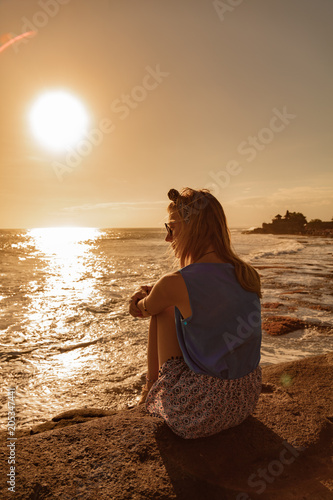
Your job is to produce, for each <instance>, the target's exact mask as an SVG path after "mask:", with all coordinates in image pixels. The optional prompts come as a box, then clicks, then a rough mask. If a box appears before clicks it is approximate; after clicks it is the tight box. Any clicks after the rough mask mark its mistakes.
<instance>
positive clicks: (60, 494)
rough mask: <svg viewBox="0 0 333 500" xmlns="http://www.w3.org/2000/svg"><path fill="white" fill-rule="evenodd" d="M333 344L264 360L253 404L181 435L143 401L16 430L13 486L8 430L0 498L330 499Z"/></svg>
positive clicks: (332, 491) (69, 414)
mask: <svg viewBox="0 0 333 500" xmlns="http://www.w3.org/2000/svg"><path fill="white" fill-rule="evenodd" d="M332 372H333V353H328V354H325V355H321V356H311V357H309V358H305V359H302V360H299V361H294V362H291V363H281V364H278V365H270V366H265V367H263V382H264V384H263V390H262V394H261V396H260V399H259V403H258V406H257V408H256V411H255V413H254V414H253V415H252V416H251V417H249V418H248V419H246V420H245V421H244V422H243V423H242V424H241V425H239V426H237V427H235V428H232V429H229V430H227V431H223V432H221V433H220V434H218V435H215V436H212V437H210V438H205V439H197V440H183V439H181V438H179V437H177V436H175V435H174V434H173V433H172V432H171V431H170V430H169V428H168V427H167V426H166V425H165V424H164V423H163V422H162V421H161V420H160V419H158V418H153V417H148V416H147V415H146V414H145V412H144V408H142V407H140V406H138V407H135V408H132V409H128V410H123V411H118V412H107V411H104V410H98V409H88V408H85V409H79V410H72V411H71V412H65V413H63V414H61V415H58V416H56V417H54V418H53V419H52V421H50V422H46V423H44V424H41V425H38V426H36V427H34V428H33V429H31V430H30V431H29V430H25V431H23V430H22V431H21V433H20V432H17V440H16V441H15V453H16V456H15V475H14V477H15V493H12V492H10V491H8V489H7V488H8V484H7V483H6V481H7V474H8V473H9V464H8V450H9V448H8V447H7V445H6V434H5V433H4V432H2V436H1V437H2V438H3V439H2V447H1V452H0V453H1V486H0V496H1V498H4V499H5V498H15V499H17V500H23V499H61V500H69V499H75V498H77V499H87V500H88V499H96V498H99V499H101V500H106V499H115V500H118V499H119V500H122V499H142V500H144V499H145V500H150V499H161V500H162V499H179V500H183V499H184V500H186V499H191V500H201V499H202V500H204V499H207V498H209V499H210V500H215V499H216V500H222V499H226V500H229V499H230V500H231V499H233V500H251V499H252V500H253V499H257V498H260V499H263V500H265V499H267V500H281V499H283V500H301V499H302V500H310V499H311V500H313V499H316V500H328V499H332V498H333V480H332V474H331V458H330V457H331V453H332V445H331V436H332V427H333V425H332V424H333V413H332V403H331V402H332V384H331V380H332Z"/></svg>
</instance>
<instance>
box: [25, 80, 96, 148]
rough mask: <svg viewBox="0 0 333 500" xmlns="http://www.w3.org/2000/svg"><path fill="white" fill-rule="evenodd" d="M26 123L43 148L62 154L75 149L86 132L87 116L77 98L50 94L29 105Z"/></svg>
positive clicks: (69, 94)
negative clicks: (27, 122)
mask: <svg viewBox="0 0 333 500" xmlns="http://www.w3.org/2000/svg"><path fill="white" fill-rule="evenodd" d="M29 122H30V127H31V130H32V133H33V135H34V136H35V137H36V139H37V140H38V141H39V142H40V143H41V144H42V145H43V146H44V147H46V148H48V149H51V150H53V151H59V152H60V151H64V150H66V149H68V148H70V147H74V146H75V145H76V143H77V142H78V141H79V140H80V139H81V138H82V137H83V135H84V134H85V132H86V131H87V126H88V123H89V117H88V113H87V111H86V109H85V107H84V105H83V104H82V102H81V101H80V99H78V98H77V97H76V96H74V95H73V94H71V93H70V92H68V91H64V90H50V91H48V92H45V93H43V94H41V95H40V96H39V97H38V98H37V99H36V100H35V102H34V103H33V104H32V106H31V109H30V112H29Z"/></svg>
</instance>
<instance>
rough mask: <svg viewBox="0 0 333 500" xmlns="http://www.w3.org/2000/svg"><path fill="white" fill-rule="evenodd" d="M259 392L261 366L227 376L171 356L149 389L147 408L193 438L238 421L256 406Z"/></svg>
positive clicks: (184, 434)
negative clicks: (195, 368) (199, 369)
mask: <svg viewBox="0 0 333 500" xmlns="http://www.w3.org/2000/svg"><path fill="white" fill-rule="evenodd" d="M260 392H261V368H260V366H258V367H257V368H256V369H255V370H253V371H252V372H251V373H249V374H248V375H245V376H244V377H242V378H239V379H234V380H225V379H220V378H217V377H211V376H210V375H202V374H199V373H195V372H193V371H192V370H190V368H189V367H188V366H187V364H186V363H185V361H184V360H183V359H182V358H176V359H169V360H168V361H166V362H165V363H164V364H163V366H162V367H161V370H160V373H159V378H158V379H157V381H156V382H155V383H154V385H153V386H152V388H151V389H150V391H149V393H148V396H147V399H146V410H147V412H148V413H149V414H150V415H153V416H158V417H162V418H163V419H164V421H165V422H166V424H167V425H168V426H169V427H170V429H171V430H172V431H173V432H174V433H175V434H177V435H178V436H180V437H182V438H185V439H194V438H200V437H206V436H211V435H213V434H216V433H218V432H220V431H222V430H224V429H228V428H230V427H234V426H236V425H239V424H240V423H241V422H243V421H244V420H245V419H246V418H247V417H248V416H249V415H250V414H251V413H252V412H253V410H254V409H255V406H256V404H257V402H258V399H259V395H260Z"/></svg>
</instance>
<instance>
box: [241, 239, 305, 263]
mask: <svg viewBox="0 0 333 500" xmlns="http://www.w3.org/2000/svg"><path fill="white" fill-rule="evenodd" d="M304 248H305V245H303V244H302V243H299V242H298V241H290V240H289V241H285V242H283V243H280V244H278V245H277V246H274V247H271V248H265V249H264V250H256V251H255V252H252V253H251V254H250V255H249V257H250V259H253V260H258V259H262V258H265V257H277V256H279V255H285V254H293V253H297V252H301V251H302V250H303V249H304Z"/></svg>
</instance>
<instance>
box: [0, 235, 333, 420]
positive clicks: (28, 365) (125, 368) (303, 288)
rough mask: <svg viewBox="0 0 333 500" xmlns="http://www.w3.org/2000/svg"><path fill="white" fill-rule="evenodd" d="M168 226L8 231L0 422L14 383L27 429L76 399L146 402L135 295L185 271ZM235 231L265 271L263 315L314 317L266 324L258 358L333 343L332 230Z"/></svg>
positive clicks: (240, 246)
mask: <svg viewBox="0 0 333 500" xmlns="http://www.w3.org/2000/svg"><path fill="white" fill-rule="evenodd" d="M164 233H165V232H164V230H161V229H95V228H44V229H25V230H1V231H0V251H1V263H0V275H1V289H0V305H1V316H0V359H1V373H0V380H1V391H2V392H1V399H0V401H1V406H2V410H1V413H0V424H1V426H6V424H7V391H8V388H9V387H15V398H16V400H15V404H16V421H17V426H18V427H29V426H31V425H34V424H37V423H42V422H44V421H46V420H49V419H50V418H52V417H53V416H55V415H56V414H59V413H61V412H63V411H65V410H69V409H73V408H83V407H90V408H91V407H93V408H104V409H120V408H124V407H126V405H132V404H135V403H136V402H137V400H138V396H139V393H140V390H141V386H142V384H143V383H144V376H145V372H146V343H147V331H148V324H149V320H148V319H138V318H133V317H132V316H130V315H129V314H128V298H129V296H130V295H131V294H132V293H133V292H134V291H135V290H136V289H137V288H138V287H139V286H140V285H143V284H153V283H154V282H155V281H156V280H157V279H158V278H159V277H160V276H161V275H163V274H164V273H166V272H169V271H171V270H176V269H177V266H175V264H174V261H173V258H172V256H171V255H170V253H169V250H168V247H169V245H168V243H166V242H165V241H164V237H165V234H164ZM231 234H232V242H233V247H234V249H235V250H236V252H237V253H238V254H239V255H240V256H241V257H242V258H243V259H244V260H246V261H247V262H249V263H251V264H252V265H253V266H254V267H256V268H257V269H258V271H259V273H260V274H261V278H262V287H263V299H262V304H263V305H265V307H263V310H262V317H263V319H264V318H265V317H267V316H269V315H280V316H289V317H292V318H299V319H302V320H304V321H306V322H308V323H309V324H310V325H311V326H309V327H307V328H306V329H303V330H297V331H295V332H292V333H289V334H286V335H283V336H278V337H273V336H270V335H268V334H267V333H265V331H264V332H263V341H262V353H261V364H262V365H265V364H271V363H279V362H283V361H292V360H295V359H299V358H302V357H305V356H310V355H315V354H322V353H325V352H327V351H332V350H333V337H332V309H333V308H332V291H333V285H332V273H333V259H332V256H333V240H332V239H330V238H320V237H305V236H291V235H260V234H242V229H241V228H238V229H232V230H231ZM272 303H275V304H276V303H279V304H280V305H279V307H278V309H273V308H270V307H269V304H272ZM322 326H326V327H327V328H326V329H322V328H319V327H322Z"/></svg>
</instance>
